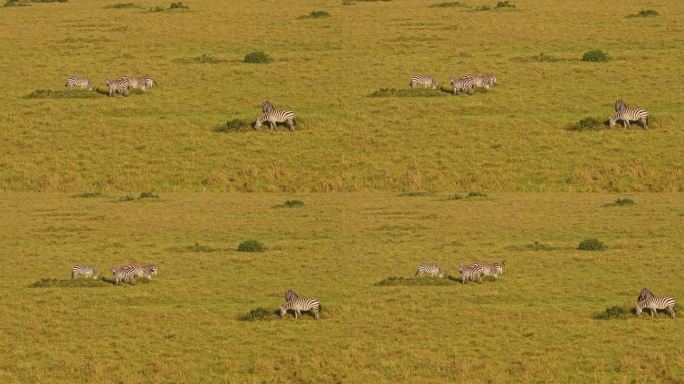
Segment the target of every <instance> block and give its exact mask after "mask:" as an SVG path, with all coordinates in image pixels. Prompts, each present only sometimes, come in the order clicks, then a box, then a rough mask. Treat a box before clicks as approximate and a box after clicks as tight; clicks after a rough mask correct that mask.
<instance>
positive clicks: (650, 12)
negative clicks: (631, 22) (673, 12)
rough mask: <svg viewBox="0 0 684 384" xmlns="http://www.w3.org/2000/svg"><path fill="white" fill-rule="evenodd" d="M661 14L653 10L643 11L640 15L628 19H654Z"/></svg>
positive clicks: (636, 14)
mask: <svg viewBox="0 0 684 384" xmlns="http://www.w3.org/2000/svg"><path fill="white" fill-rule="evenodd" d="M659 15H660V13H658V11H655V10H653V9H642V10H641V11H639V12H638V13H635V14H633V15H629V16H627V17H629V18H631V17H654V16H659Z"/></svg>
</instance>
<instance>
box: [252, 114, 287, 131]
mask: <svg viewBox="0 0 684 384" xmlns="http://www.w3.org/2000/svg"><path fill="white" fill-rule="evenodd" d="M294 118H295V115H294V112H292V111H287V110H283V111H281V110H278V109H272V110H270V111H267V112H265V113H264V114H263V115H261V117H259V118H258V119H257V120H256V123H254V129H259V127H261V125H262V124H263V123H264V122H268V124H269V125H270V127H271V130H273V129H274V128H275V127H276V124H277V123H287V127H288V128H289V129H290V131H294Z"/></svg>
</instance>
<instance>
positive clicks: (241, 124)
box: [215, 119, 251, 133]
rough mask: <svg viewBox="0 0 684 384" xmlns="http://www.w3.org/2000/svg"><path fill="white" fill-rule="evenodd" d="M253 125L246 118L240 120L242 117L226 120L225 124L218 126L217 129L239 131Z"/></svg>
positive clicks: (218, 130) (226, 131) (225, 131)
mask: <svg viewBox="0 0 684 384" xmlns="http://www.w3.org/2000/svg"><path fill="white" fill-rule="evenodd" d="M250 127H251V123H250V122H248V121H245V120H240V119H233V120H229V121H226V123H225V124H223V125H221V126H219V127H217V128H216V129H215V131H216V132H224V133H228V132H239V131H244V130H247V129H249V128H250Z"/></svg>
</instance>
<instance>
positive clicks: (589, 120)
mask: <svg viewBox="0 0 684 384" xmlns="http://www.w3.org/2000/svg"><path fill="white" fill-rule="evenodd" d="M603 128H605V124H604V123H603V122H601V121H600V120H599V119H596V118H594V117H585V118H584V119H582V120H580V121H578V122H577V123H575V124H573V125H571V126H569V127H568V130H570V131H597V130H600V129H603Z"/></svg>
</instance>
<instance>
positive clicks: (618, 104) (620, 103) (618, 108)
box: [615, 100, 627, 112]
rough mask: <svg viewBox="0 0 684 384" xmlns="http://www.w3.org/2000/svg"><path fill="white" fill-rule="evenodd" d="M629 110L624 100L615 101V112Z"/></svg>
mask: <svg viewBox="0 0 684 384" xmlns="http://www.w3.org/2000/svg"><path fill="white" fill-rule="evenodd" d="M625 109H627V104H625V102H624V101H622V100H616V101H615V112H620V111H623V110H625Z"/></svg>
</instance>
